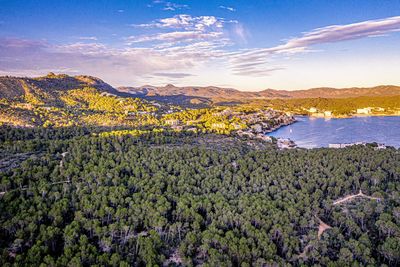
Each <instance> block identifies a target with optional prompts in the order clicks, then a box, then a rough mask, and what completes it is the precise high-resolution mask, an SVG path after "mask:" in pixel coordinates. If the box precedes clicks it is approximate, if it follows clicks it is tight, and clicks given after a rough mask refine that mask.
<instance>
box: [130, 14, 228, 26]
mask: <svg viewBox="0 0 400 267" xmlns="http://www.w3.org/2000/svg"><path fill="white" fill-rule="evenodd" d="M226 22H227V21H225V20H224V19H222V18H217V17H214V16H197V17H192V16H191V15H187V14H179V15H175V16H173V17H170V18H163V19H158V20H156V21H153V22H151V23H143V24H132V26H133V27H138V28H164V29H185V30H205V29H206V28H211V27H215V28H222V27H223V24H224V23H226Z"/></svg>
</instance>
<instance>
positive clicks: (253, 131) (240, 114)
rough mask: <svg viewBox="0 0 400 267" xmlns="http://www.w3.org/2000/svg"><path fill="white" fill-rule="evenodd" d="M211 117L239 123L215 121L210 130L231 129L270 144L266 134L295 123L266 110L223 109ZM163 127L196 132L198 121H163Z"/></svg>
mask: <svg viewBox="0 0 400 267" xmlns="http://www.w3.org/2000/svg"><path fill="white" fill-rule="evenodd" d="M212 116H213V117H222V116H224V117H227V118H229V119H232V118H238V119H240V123H239V122H233V123H232V122H228V121H217V122H213V123H211V124H210V125H209V127H210V128H211V130H217V131H218V130H224V129H227V128H229V129H231V130H232V129H233V130H235V131H236V133H237V134H238V135H239V136H247V137H250V138H257V139H260V140H264V141H267V142H271V141H272V140H271V137H269V136H267V135H266V133H268V132H272V131H274V130H276V129H277V128H279V127H282V126H284V125H288V124H291V123H293V122H294V121H295V119H294V117H293V116H288V115H287V114H286V113H283V112H279V111H275V110H272V109H268V110H257V111H252V112H248V111H246V112H244V111H237V110H232V109H231V108H227V109H224V110H222V111H219V112H215V113H213V114H212ZM164 123H165V125H168V126H170V127H171V128H173V129H175V130H183V129H185V130H191V131H196V129H197V128H196V124H198V123H200V121H186V122H182V121H181V120H179V119H168V120H165V121H164Z"/></svg>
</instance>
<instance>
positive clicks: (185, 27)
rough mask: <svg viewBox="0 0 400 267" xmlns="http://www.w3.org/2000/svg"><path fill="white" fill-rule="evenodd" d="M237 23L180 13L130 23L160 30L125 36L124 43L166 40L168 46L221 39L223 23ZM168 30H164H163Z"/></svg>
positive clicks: (213, 17)
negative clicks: (142, 22)
mask: <svg viewBox="0 0 400 267" xmlns="http://www.w3.org/2000/svg"><path fill="white" fill-rule="evenodd" d="M227 23H237V22H236V21H226V20H225V19H223V18H217V17H215V16H197V17H192V16H191V15H186V14H180V15H175V16H173V17H169V18H163V19H158V20H155V21H152V22H150V23H145V24H135V25H132V26H133V27H136V28H151V29H159V31H160V32H158V33H153V34H142V35H135V36H129V37H126V38H125V40H126V43H127V44H128V45H132V44H134V43H142V42H167V43H168V44H166V45H168V46H170V45H171V43H172V44H174V43H178V42H186V43H189V42H201V41H205V40H213V39H221V38H223V36H224V25H225V24H227ZM166 30H167V31H168V32H165V31H166Z"/></svg>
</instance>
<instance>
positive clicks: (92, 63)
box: [0, 38, 223, 85]
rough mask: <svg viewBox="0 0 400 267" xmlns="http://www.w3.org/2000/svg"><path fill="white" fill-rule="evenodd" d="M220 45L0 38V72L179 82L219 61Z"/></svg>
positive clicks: (122, 81) (211, 43) (114, 81)
mask: <svg viewBox="0 0 400 267" xmlns="http://www.w3.org/2000/svg"><path fill="white" fill-rule="evenodd" d="M220 46H221V44H217V43H213V42H198V43H194V44H188V45H185V46H180V47H168V48H161V49H157V48H130V47H125V48H113V47H110V46H107V45H105V44H101V43H72V44H65V45H51V44H49V43H46V42H42V41H40V42H38V41H30V40H23V39H4V38H3V39H1V38H0V72H1V73H8V74H22V73H24V74H25V75H40V74H45V73H46V72H48V71H49V70H53V71H57V70H63V72H65V73H68V74H76V73H84V74H90V75H94V76H99V77H102V78H103V79H105V80H107V81H109V82H111V83H114V84H119V85H123V84H131V83H132V82H133V81H136V82H138V81H142V82H146V81H144V80H143V77H145V76H146V75H153V76H157V77H168V76H169V77H170V78H173V79H182V78H184V77H189V76H188V75H189V74H185V73H183V72H181V71H182V70H189V69H192V68H194V67H198V66H200V65H202V64H204V63H206V62H208V61H209V60H210V59H213V58H217V57H220V56H221V55H222V54H223V51H221V50H219V49H218V47H220Z"/></svg>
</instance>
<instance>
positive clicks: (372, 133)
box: [268, 116, 400, 148]
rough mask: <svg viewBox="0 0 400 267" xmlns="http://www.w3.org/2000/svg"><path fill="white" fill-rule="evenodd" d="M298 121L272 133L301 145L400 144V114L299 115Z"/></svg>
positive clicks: (308, 146) (395, 145)
mask: <svg viewBox="0 0 400 267" xmlns="http://www.w3.org/2000/svg"><path fill="white" fill-rule="evenodd" d="M296 119H297V122H296V123H294V124H291V125H289V126H285V127H282V128H280V129H278V130H276V131H274V132H272V133H269V134H268V135H269V136H274V137H282V138H290V139H291V140H293V141H295V143H296V144H297V145H298V146H299V147H305V148H313V147H327V146H328V145H329V144H331V143H354V142H368V143H371V142H377V143H384V144H386V145H389V146H394V147H397V148H398V147H400V116H397V117H394V116H393V117H391V116H387V117H355V118H348V119H333V118H332V119H325V118H310V117H304V116H301V117H296Z"/></svg>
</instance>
